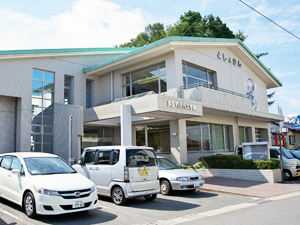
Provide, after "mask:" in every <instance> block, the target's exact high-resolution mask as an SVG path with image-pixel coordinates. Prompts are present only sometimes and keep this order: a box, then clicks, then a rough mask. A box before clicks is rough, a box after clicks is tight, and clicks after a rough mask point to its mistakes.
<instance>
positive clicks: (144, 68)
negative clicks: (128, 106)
mask: <svg viewBox="0 0 300 225" xmlns="http://www.w3.org/2000/svg"><path fill="white" fill-rule="evenodd" d="M162 64H163V65H164V67H160V65H162ZM153 66H156V71H158V75H157V80H158V94H161V93H164V92H162V91H161V89H162V87H161V80H162V78H166V77H167V73H166V72H165V73H161V70H163V69H165V68H166V62H165V61H162V62H159V63H155V64H152V65H148V66H146V67H142V68H139V69H136V70H133V71H130V72H128V73H125V74H122V75H121V77H122V96H123V97H128V96H132V95H133V93H132V92H133V91H132V85H134V84H139V83H140V82H141V81H134V82H133V81H132V74H133V73H136V72H138V71H141V70H146V69H147V68H151V67H153ZM126 76H129V83H126V79H125V83H124V79H123V78H124V77H126ZM155 79H156V77H154V78H152V77H151V78H147V79H144V80H143V82H145V81H150V80H155ZM127 87H129V88H130V90H129V93H130V95H127V90H126V88H127ZM166 91H167V88H166ZM138 94H140V93H138ZM134 95H136V94H134Z"/></svg>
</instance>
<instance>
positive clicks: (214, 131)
mask: <svg viewBox="0 0 300 225" xmlns="http://www.w3.org/2000/svg"><path fill="white" fill-rule="evenodd" d="M230 130H232V129H231V126H227V125H220V124H190V125H187V126H186V132H187V150H188V151H205V150H225V149H231V146H232V143H231V142H230V139H229V136H231V135H230V134H229V132H230Z"/></svg>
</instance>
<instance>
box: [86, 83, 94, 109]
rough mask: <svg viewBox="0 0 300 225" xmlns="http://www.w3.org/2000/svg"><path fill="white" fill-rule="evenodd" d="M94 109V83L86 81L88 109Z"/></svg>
mask: <svg viewBox="0 0 300 225" xmlns="http://www.w3.org/2000/svg"><path fill="white" fill-rule="evenodd" d="M91 107H93V81H92V80H86V108H87V109H88V108H91Z"/></svg>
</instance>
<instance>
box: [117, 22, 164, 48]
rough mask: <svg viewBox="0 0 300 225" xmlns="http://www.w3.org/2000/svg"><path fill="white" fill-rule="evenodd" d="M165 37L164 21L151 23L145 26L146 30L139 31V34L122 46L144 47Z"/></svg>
mask: <svg viewBox="0 0 300 225" xmlns="http://www.w3.org/2000/svg"><path fill="white" fill-rule="evenodd" d="M164 37H166V32H165V29H164V25H163V24H162V23H154V24H153V25H151V24H149V25H148V26H147V27H145V31H144V32H142V33H139V34H138V36H137V37H136V38H133V39H131V40H130V42H127V43H125V44H121V45H120V47H142V46H144V45H147V44H150V43H152V42H155V41H158V40H160V39H162V38H164Z"/></svg>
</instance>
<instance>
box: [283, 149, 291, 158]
mask: <svg viewBox="0 0 300 225" xmlns="http://www.w3.org/2000/svg"><path fill="white" fill-rule="evenodd" d="M282 155H283V156H284V157H285V158H287V159H293V158H294V157H293V156H292V154H291V153H290V152H289V151H288V150H287V149H286V148H282Z"/></svg>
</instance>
